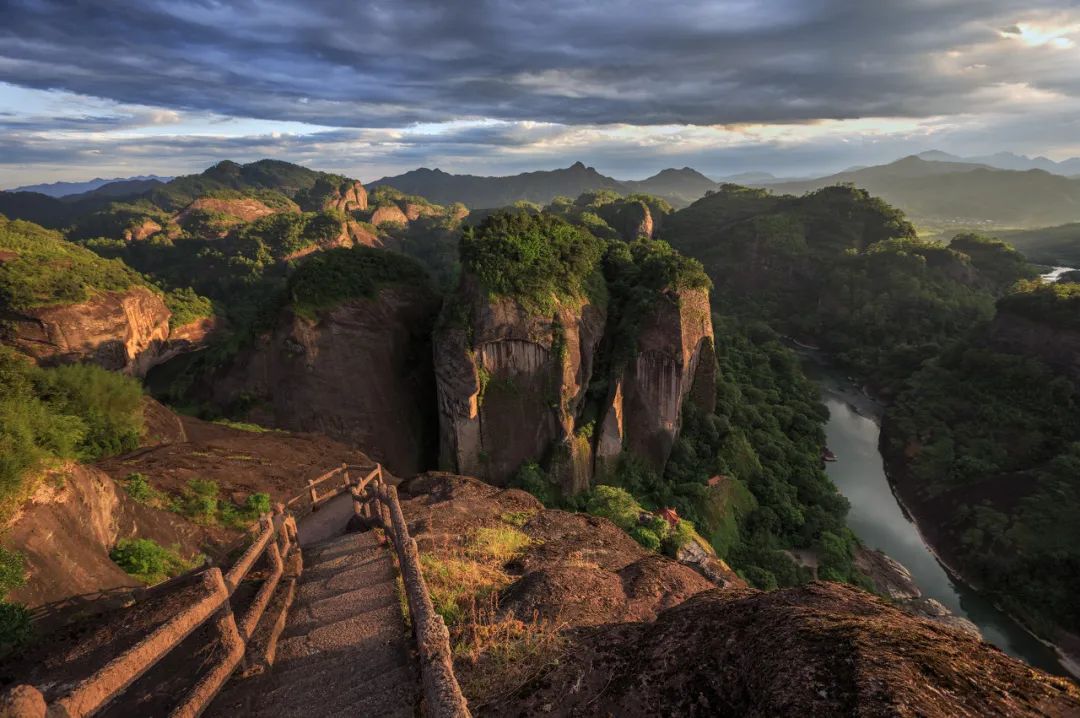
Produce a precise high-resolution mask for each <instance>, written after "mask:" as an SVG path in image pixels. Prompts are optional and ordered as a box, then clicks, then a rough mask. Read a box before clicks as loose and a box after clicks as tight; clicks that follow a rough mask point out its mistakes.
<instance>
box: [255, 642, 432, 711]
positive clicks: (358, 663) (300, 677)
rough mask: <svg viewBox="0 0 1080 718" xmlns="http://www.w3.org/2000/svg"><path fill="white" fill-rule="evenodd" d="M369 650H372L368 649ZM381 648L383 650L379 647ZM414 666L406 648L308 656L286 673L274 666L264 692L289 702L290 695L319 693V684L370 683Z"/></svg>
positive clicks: (293, 663)
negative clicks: (389, 672)
mask: <svg viewBox="0 0 1080 718" xmlns="http://www.w3.org/2000/svg"><path fill="white" fill-rule="evenodd" d="M369 648H370V647H369ZM380 648H382V647H380ZM409 666H411V656H410V655H409V653H408V651H406V650H404V648H403V647H391V648H390V649H389V650H386V649H385V648H382V649H381V650H375V651H371V650H368V651H366V652H359V651H354V650H349V651H339V652H336V653H328V654H321V655H316V656H309V657H306V658H300V659H297V660H295V661H291V662H290V663H289V664H288V666H287V667H286V668H285V670H282V669H281V667H279V666H274V668H273V669H272V671H271V672H270V673H268V674H267V675H268V677H269V678H270V683H269V684H268V686H269V687H267V688H264V690H263V691H262V692H261V693H262V694H263V695H265V696H267V697H268V698H269V699H270V700H274V701H277V700H281V701H285V700H288V696H289V694H294V693H308V692H312V691H318V690H320V689H319V685H320V684H323V683H326V682H330V683H334V684H341V683H353V682H356V681H368V680H371V679H373V678H375V677H378V676H380V675H382V674H384V673H386V672H388V671H394V670H397V669H399V668H403V667H409Z"/></svg>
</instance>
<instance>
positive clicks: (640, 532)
mask: <svg viewBox="0 0 1080 718" xmlns="http://www.w3.org/2000/svg"><path fill="white" fill-rule="evenodd" d="M630 537H631V538H632V539H634V540H635V541H637V542H638V543H639V544H641V545H642V546H644V547H645V548H647V549H649V550H650V551H659V550H660V537H659V536H657V535H656V533H655V532H654V531H653V530H652V529H648V528H645V527H644V526H635V527H634V528H633V529H631V531H630Z"/></svg>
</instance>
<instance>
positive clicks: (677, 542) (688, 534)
mask: <svg viewBox="0 0 1080 718" xmlns="http://www.w3.org/2000/svg"><path fill="white" fill-rule="evenodd" d="M696 540H697V531H696V530H695V528H694V524H693V523H691V522H690V521H687V520H686V519H682V520H681V521H679V523H678V524H676V525H675V528H673V529H671V532H670V533H669V534H668V536H667V538H665V539H664V550H665V551H666V552H667V553H668V555H670V556H674V555H675V554H676V553H678V551H679V549H681V548H682V547H683V546H685V545H686V544H688V543H690V542H691V541H696Z"/></svg>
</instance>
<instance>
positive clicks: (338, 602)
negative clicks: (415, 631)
mask: <svg viewBox="0 0 1080 718" xmlns="http://www.w3.org/2000/svg"><path fill="white" fill-rule="evenodd" d="M387 606H400V601H399V600H398V596H397V591H396V590H393V591H378V592H375V591H372V590H371V588H370V587H364V588H358V589H355V590H352V591H345V592H344V593H338V594H336V595H333V596H330V597H329V598H324V599H321V600H317V601H312V602H309V603H306V604H304V605H302V606H295V607H293V609H292V612H291V614H290V617H289V625H288V628H287V630H286V633H285V634H284V637H285V638H292V637H294V636H299V635H303V634H306V633H309V632H310V631H313V630H314V629H316V628H318V627H319V626H320V625H324V624H326V623H328V622H329V623H333V622H335V621H341V620H344V619H346V618H351V617H353V616H358V615H360V614H362V613H366V612H367V611H373V610H376V609H380V608H386V607H387Z"/></svg>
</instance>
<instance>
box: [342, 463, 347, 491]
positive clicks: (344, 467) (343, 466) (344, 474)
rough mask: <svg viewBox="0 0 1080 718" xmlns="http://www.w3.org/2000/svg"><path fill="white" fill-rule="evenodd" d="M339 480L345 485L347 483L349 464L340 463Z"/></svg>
mask: <svg viewBox="0 0 1080 718" xmlns="http://www.w3.org/2000/svg"><path fill="white" fill-rule="evenodd" d="M341 480H342V482H343V483H344V484H345V486H348V485H349V465H348V464H344V463H343V464H342V465H341Z"/></svg>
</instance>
